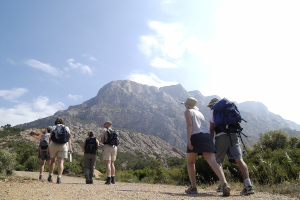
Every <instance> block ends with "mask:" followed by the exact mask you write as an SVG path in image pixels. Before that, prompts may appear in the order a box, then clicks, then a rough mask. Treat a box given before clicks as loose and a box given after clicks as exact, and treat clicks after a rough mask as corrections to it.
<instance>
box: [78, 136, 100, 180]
mask: <svg viewBox="0 0 300 200" xmlns="http://www.w3.org/2000/svg"><path fill="white" fill-rule="evenodd" d="M88 136H89V137H88V138H86V139H85V141H84V143H83V147H82V149H83V150H84V157H83V171H84V175H85V179H86V184H93V183H94V181H93V176H94V172H95V165H96V158H97V150H98V149H99V141H98V140H97V139H96V137H95V134H94V133H93V132H92V131H89V132H88Z"/></svg>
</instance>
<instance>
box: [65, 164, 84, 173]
mask: <svg viewBox="0 0 300 200" xmlns="http://www.w3.org/2000/svg"><path fill="white" fill-rule="evenodd" d="M63 173H64V174H76V175H80V174H82V173H83V169H82V167H81V166H80V163H78V162H64V171H63Z"/></svg>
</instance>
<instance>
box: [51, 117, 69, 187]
mask: <svg viewBox="0 0 300 200" xmlns="http://www.w3.org/2000/svg"><path fill="white" fill-rule="evenodd" d="M70 137H71V135H70V130H69V127H67V126H65V122H64V120H63V119H62V118H61V117H58V118H57V119H56V120H55V126H53V127H52V130H51V133H50V139H49V144H50V145H49V147H48V152H47V153H48V155H49V154H50V157H51V164H50V167H49V177H48V181H49V182H52V181H53V180H52V175H53V170H54V166H55V162H56V158H57V160H58V170H57V174H58V175H57V183H58V184H60V183H61V175H62V172H63V170H64V159H66V158H68V151H70V154H72V153H73V151H72V145H71V138H70Z"/></svg>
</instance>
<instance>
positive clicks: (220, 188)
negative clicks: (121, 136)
mask: <svg viewBox="0 0 300 200" xmlns="http://www.w3.org/2000/svg"><path fill="white" fill-rule="evenodd" d="M216 192H223V188H222V184H221V183H220V185H219V186H218V187H217V188H216Z"/></svg>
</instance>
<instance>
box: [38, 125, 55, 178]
mask: <svg viewBox="0 0 300 200" xmlns="http://www.w3.org/2000/svg"><path fill="white" fill-rule="evenodd" d="M51 129H52V126H49V127H48V128H47V129H46V130H45V131H43V135H42V136H41V138H40V141H39V148H38V158H39V159H41V166H40V176H39V180H42V178H43V172H44V167H45V163H46V161H48V167H50V163H51V160H50V156H49V155H47V149H48V144H49V138H50V132H51ZM46 131H47V133H46Z"/></svg>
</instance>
